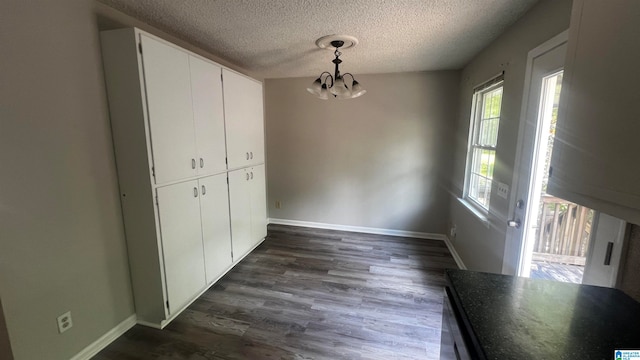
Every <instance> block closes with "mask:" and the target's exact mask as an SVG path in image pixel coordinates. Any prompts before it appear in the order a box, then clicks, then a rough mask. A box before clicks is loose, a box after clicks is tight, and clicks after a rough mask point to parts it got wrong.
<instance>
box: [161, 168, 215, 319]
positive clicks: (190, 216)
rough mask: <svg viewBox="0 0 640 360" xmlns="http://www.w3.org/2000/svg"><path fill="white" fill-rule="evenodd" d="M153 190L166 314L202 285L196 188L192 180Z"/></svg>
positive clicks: (201, 251) (198, 202)
mask: <svg viewBox="0 0 640 360" xmlns="http://www.w3.org/2000/svg"><path fill="white" fill-rule="evenodd" d="M157 192H158V211H159V215H160V229H161V230H160V231H161V237H162V254H163V259H164V271H165V280H166V282H167V299H168V300H169V314H174V313H175V312H176V311H177V310H180V309H181V308H182V307H183V306H184V305H186V303H187V302H189V301H190V300H191V299H192V298H193V296H194V295H196V294H197V293H198V292H199V291H200V290H202V289H203V288H204V286H205V270H204V254H203V249H202V231H201V228H200V201H199V199H198V197H199V193H200V190H199V189H198V182H197V181H196V180H193V181H186V182H182V183H178V184H174V185H169V186H164V187H160V188H158V189H157ZM149 256H151V254H150V255H149Z"/></svg>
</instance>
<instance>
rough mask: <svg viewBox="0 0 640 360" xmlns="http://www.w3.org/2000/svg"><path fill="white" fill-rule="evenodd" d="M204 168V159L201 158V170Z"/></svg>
mask: <svg viewBox="0 0 640 360" xmlns="http://www.w3.org/2000/svg"><path fill="white" fill-rule="evenodd" d="M203 167H204V159H203V158H200V169H202V168H203Z"/></svg>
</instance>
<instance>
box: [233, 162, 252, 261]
mask: <svg viewBox="0 0 640 360" xmlns="http://www.w3.org/2000/svg"><path fill="white" fill-rule="evenodd" d="M249 176H250V175H249V172H248V171H247V169H240V170H235V171H230V172H229V209H230V214H231V242H232V244H233V261H236V260H237V259H239V258H240V257H242V256H243V255H244V254H246V253H247V252H248V251H249V250H250V249H251V248H252V247H253V245H255V242H254V241H253V240H252V236H251V187H250V186H249V180H250V179H249Z"/></svg>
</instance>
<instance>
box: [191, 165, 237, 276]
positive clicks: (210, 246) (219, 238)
mask: <svg viewBox="0 0 640 360" xmlns="http://www.w3.org/2000/svg"><path fill="white" fill-rule="evenodd" d="M198 182H199V184H200V194H201V195H200V218H201V220H202V241H203V245H204V260H205V270H206V280H207V284H211V283H212V282H213V281H214V280H216V279H217V278H218V277H219V276H220V275H222V273H223V272H224V271H225V270H227V269H228V268H229V266H231V263H232V262H233V261H232V259H231V229H230V227H229V221H230V220H229V193H228V191H227V174H220V175H215V176H209V177H206V178H203V179H200V180H198Z"/></svg>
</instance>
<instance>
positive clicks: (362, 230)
mask: <svg viewBox="0 0 640 360" xmlns="http://www.w3.org/2000/svg"><path fill="white" fill-rule="evenodd" d="M268 220H269V221H268V223H269V224H276V225H290V226H302V227H310V228H316V229H327V230H339V231H351V232H360V233H366V234H376V235H389V236H402V237H412V238H418V239H430V240H443V241H446V239H447V236H446V235H444V234H434V233H423V232H416V231H404V230H391V229H381V228H371V227H363V226H350V225H337V224H327V223H318V222H311V221H299V220H286V219H274V218H269V219H268Z"/></svg>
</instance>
